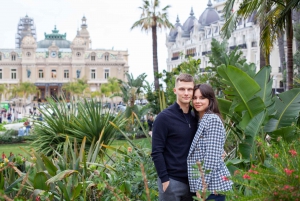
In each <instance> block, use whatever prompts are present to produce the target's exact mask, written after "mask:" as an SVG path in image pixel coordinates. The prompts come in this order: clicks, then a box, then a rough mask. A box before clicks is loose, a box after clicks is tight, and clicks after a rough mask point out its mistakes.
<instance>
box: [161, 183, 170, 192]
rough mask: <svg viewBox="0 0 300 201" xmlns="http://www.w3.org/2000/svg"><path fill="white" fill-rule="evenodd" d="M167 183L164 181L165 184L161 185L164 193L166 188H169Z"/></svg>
mask: <svg viewBox="0 0 300 201" xmlns="http://www.w3.org/2000/svg"><path fill="white" fill-rule="evenodd" d="M169 183H170V181H166V182H164V183H162V186H163V191H164V192H165V191H166V190H167V188H168V186H169Z"/></svg>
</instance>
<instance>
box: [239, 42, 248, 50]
mask: <svg viewBox="0 0 300 201" xmlns="http://www.w3.org/2000/svg"><path fill="white" fill-rule="evenodd" d="M238 47H239V49H247V44H246V43H243V44H240V45H239V46H238Z"/></svg>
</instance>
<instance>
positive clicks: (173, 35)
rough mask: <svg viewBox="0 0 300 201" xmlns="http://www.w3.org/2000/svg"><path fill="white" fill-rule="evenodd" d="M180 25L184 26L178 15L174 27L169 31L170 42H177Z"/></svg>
mask: <svg viewBox="0 0 300 201" xmlns="http://www.w3.org/2000/svg"><path fill="white" fill-rule="evenodd" d="M178 27H181V28H182V25H181V24H180V21H179V17H178V15H177V19H176V24H175V25H174V28H172V29H171V30H170V33H169V37H168V40H169V42H175V39H176V36H177V34H178V30H177V28H178Z"/></svg>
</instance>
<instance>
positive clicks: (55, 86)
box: [0, 16, 129, 99]
mask: <svg viewBox="0 0 300 201" xmlns="http://www.w3.org/2000/svg"><path fill="white" fill-rule="evenodd" d="M21 20H22V22H21ZM21 20H20V23H19V25H20V24H21V25H22V26H19V25H18V32H17V34H16V48H15V49H0V84H5V85H7V87H8V88H11V87H13V85H18V84H19V83H21V82H32V83H34V84H35V85H36V86H37V87H38V88H39V90H40V92H41V93H40V95H39V96H40V97H39V98H42V99H43V98H45V97H47V96H60V95H61V93H62V86H63V85H64V84H66V83H69V82H72V81H75V80H76V79H77V78H80V79H82V78H85V79H86V80H87V83H88V85H89V88H90V91H96V90H98V89H99V87H100V86H101V84H104V83H107V82H108V78H109V77H115V78H118V79H121V80H123V81H125V79H126V76H125V73H127V72H128V70H129V66H128V51H127V50H105V49H92V48H91V43H92V42H91V38H90V34H89V31H88V29H87V24H86V21H87V19H86V18H85V17H83V18H82V24H81V29H80V30H78V31H77V35H76V37H75V38H74V39H73V41H68V40H67V39H66V33H65V34H60V33H59V30H58V29H57V28H56V27H55V28H54V30H53V31H52V33H50V34H46V33H45V34H44V36H45V38H44V39H43V40H40V41H37V40H36V35H35V27H34V26H33V19H32V18H29V17H28V16H26V17H25V18H22V19H21ZM26 23H27V24H26ZM31 28H34V30H31ZM20 41H21V42H20ZM5 98H6V99H7V97H5Z"/></svg>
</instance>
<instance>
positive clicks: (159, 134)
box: [151, 113, 169, 183]
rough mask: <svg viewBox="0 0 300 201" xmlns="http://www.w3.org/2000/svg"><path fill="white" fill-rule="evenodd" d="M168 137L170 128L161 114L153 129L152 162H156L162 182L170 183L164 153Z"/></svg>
mask: <svg viewBox="0 0 300 201" xmlns="http://www.w3.org/2000/svg"><path fill="white" fill-rule="evenodd" d="M167 136H168V128H167V121H166V117H165V116H164V115H163V114H162V113H161V114H159V115H158V116H157V117H156V119H155V121H154V123H153V127H152V153H151V156H152V160H153V162H154V165H155V168H156V171H157V174H158V177H159V178H160V179H161V182H162V183H164V182H167V181H169V175H168V172H167V167H166V162H165V157H164V151H165V146H166V140H167Z"/></svg>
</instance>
